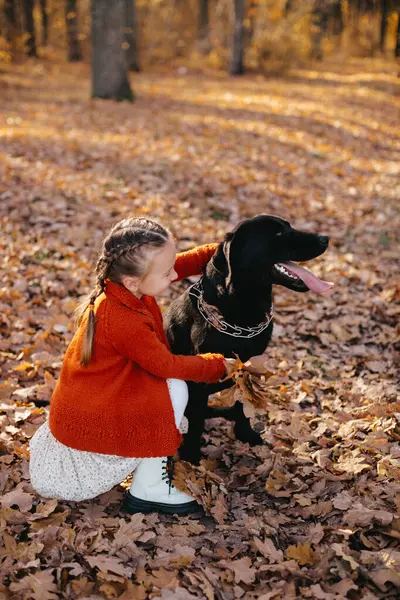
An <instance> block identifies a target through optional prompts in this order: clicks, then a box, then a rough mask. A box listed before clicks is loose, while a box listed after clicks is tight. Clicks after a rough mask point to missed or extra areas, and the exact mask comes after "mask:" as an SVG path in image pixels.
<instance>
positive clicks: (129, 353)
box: [106, 307, 229, 383]
mask: <svg viewBox="0 0 400 600" xmlns="http://www.w3.org/2000/svg"><path fill="white" fill-rule="evenodd" d="M116 313H118V314H116ZM106 335H107V338H108V340H109V342H110V343H111V345H112V346H113V347H114V348H115V350H116V351H117V352H118V353H119V354H121V355H122V356H124V357H126V358H128V359H129V360H132V361H133V362H135V363H137V364H138V365H140V366H141V367H142V368H143V369H145V370H146V371H148V372H149V373H152V374H153V375H156V376H157V377H161V378H163V379H168V378H176V379H185V380H188V381H197V382H204V383H214V382H217V381H219V380H220V379H221V378H222V377H223V376H224V375H226V373H227V371H229V368H228V367H227V366H225V363H224V357H223V356H222V354H198V355H197V356H182V355H179V354H172V352H171V351H170V350H169V349H168V348H167V346H166V345H165V344H163V343H162V342H161V341H160V339H159V338H158V336H157V334H156V332H155V330H154V328H153V325H152V323H151V321H145V320H142V319H138V321H137V322H136V323H132V311H131V310H130V309H129V308H127V307H120V308H119V310H118V311H115V310H114V311H112V312H111V314H109V319H108V325H107V333H106Z"/></svg>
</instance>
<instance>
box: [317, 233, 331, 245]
mask: <svg viewBox="0 0 400 600" xmlns="http://www.w3.org/2000/svg"><path fill="white" fill-rule="evenodd" d="M318 241H319V243H320V244H321V246H325V248H327V247H328V244H329V238H328V236H327V235H319V236H318Z"/></svg>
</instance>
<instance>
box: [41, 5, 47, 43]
mask: <svg viewBox="0 0 400 600" xmlns="http://www.w3.org/2000/svg"><path fill="white" fill-rule="evenodd" d="M40 12H41V15H42V45H43V46H47V42H48V40H49V15H48V13H47V0H40Z"/></svg>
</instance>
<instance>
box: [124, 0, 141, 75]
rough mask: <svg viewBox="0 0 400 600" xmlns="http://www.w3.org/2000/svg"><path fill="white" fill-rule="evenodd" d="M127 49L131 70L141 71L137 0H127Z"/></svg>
mask: <svg viewBox="0 0 400 600" xmlns="http://www.w3.org/2000/svg"><path fill="white" fill-rule="evenodd" d="M125 5H126V6H125V10H126V18H125V50H126V61H127V65H128V70H129V71H135V72H136V73H137V72H139V71H140V68H139V61H138V52H137V27H136V1H135V0H125Z"/></svg>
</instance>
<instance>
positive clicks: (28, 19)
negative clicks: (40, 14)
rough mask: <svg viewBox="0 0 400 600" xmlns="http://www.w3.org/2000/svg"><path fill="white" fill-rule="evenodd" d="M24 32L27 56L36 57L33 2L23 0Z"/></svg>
mask: <svg viewBox="0 0 400 600" xmlns="http://www.w3.org/2000/svg"><path fill="white" fill-rule="evenodd" d="M23 6H24V16H25V31H26V33H27V36H28V37H27V40H26V48H27V51H28V56H34V57H37V50H36V35H35V23H34V20H33V7H34V0H24V4H23Z"/></svg>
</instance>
